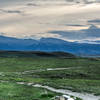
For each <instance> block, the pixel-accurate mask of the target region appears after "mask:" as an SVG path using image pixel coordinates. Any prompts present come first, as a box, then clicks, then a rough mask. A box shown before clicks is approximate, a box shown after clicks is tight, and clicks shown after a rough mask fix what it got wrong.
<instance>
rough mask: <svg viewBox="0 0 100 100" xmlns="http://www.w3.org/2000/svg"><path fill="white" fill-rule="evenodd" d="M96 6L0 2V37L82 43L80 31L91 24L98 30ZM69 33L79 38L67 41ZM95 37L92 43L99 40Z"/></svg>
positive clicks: (80, 1) (57, 0)
mask: <svg viewBox="0 0 100 100" xmlns="http://www.w3.org/2000/svg"><path fill="white" fill-rule="evenodd" d="M99 2H100V0H0V34H1V35H6V36H13V37H19V38H30V37H31V38H35V39H38V38H41V37H54V38H62V39H65V40H70V41H76V40H82V39H84V38H86V37H83V34H84V31H82V30H86V29H88V28H89V27H90V26H91V24H93V25H96V26H97V27H98V28H99V27H100V4H99ZM54 31H59V32H65V33H64V36H62V33H59V32H58V33H57V32H56V33H54ZM68 32H69V33H68ZM72 32H73V34H74V33H76V32H78V34H79V32H80V37H81V36H82V37H83V38H82V37H81V38H77V36H76V38H74V37H73V35H72V36H71V35H70V38H69V37H68V34H72ZM82 32H83V33H82ZM85 32H86V31H85ZM66 34H67V35H66ZM81 34H82V35H81ZM85 34H86V33H85ZM92 34H95V33H92ZM98 34H100V33H98ZM96 35H97V34H96ZM93 36H94V35H92V38H91V36H90V35H89V37H88V36H87V38H86V39H87V40H88V39H93ZM99 36H100V35H99ZM99 36H98V37H97V36H96V37H95V36H94V39H95V40H96V38H97V40H99V38H100V37H99Z"/></svg>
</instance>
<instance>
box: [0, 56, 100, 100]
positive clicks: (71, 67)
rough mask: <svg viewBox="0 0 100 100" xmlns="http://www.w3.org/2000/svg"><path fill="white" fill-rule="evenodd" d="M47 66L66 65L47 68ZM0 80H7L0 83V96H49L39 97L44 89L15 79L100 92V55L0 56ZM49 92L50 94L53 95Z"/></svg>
mask: <svg viewBox="0 0 100 100" xmlns="http://www.w3.org/2000/svg"><path fill="white" fill-rule="evenodd" d="M48 68H66V69H62V70H47V69H48ZM0 80H1V81H8V83H0V100H38V99H39V100H51V99H50V98H51V97H45V98H42V97H41V93H44V91H45V90H44V89H38V88H33V87H31V86H25V85H21V86H20V85H18V84H16V82H27V83H30V82H32V83H34V84H37V83H38V84H43V85H48V86H52V87H55V88H64V89H69V90H72V91H76V92H88V93H94V94H95V95H100V59H99V58H54V57H37V58H36V57H0ZM8 90H9V91H8ZM48 92H49V91H48ZM49 93H50V94H52V95H50V96H52V97H53V96H55V95H56V94H55V93H51V92H49Z"/></svg>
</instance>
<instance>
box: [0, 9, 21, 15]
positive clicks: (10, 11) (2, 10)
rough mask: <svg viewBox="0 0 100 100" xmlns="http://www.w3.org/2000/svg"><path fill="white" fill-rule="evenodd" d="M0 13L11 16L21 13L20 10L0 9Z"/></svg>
mask: <svg viewBox="0 0 100 100" xmlns="http://www.w3.org/2000/svg"><path fill="white" fill-rule="evenodd" d="M0 11H1V12H3V13H11V14H13V13H17V14H21V13H22V11H20V10H4V9H0Z"/></svg>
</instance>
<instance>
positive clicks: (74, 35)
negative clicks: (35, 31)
mask: <svg viewBox="0 0 100 100" xmlns="http://www.w3.org/2000/svg"><path fill="white" fill-rule="evenodd" d="M49 33H53V34H59V35H60V36H61V37H64V38H66V39H71V40H75V39H79V40H81V39H92V38H100V28H98V27H96V26H94V25H91V26H90V27H89V28H88V29H84V30H79V31H49Z"/></svg>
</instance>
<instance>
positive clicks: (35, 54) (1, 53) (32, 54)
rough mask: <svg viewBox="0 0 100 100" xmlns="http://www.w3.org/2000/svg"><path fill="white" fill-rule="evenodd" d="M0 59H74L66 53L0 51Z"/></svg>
mask: <svg viewBox="0 0 100 100" xmlns="http://www.w3.org/2000/svg"><path fill="white" fill-rule="evenodd" d="M0 57H61V58H75V56H74V55H73V54H71V53H66V52H40V51H0Z"/></svg>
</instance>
